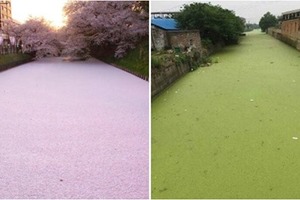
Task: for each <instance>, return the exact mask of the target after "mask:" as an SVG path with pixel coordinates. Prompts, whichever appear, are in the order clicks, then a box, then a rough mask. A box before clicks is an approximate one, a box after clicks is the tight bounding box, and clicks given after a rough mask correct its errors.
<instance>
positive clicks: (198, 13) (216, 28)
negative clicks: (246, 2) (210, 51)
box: [174, 2, 245, 44]
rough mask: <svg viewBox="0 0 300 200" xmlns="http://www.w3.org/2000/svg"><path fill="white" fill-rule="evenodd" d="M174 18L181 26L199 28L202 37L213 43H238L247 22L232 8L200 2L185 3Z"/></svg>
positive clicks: (183, 27) (182, 27)
mask: <svg viewBox="0 0 300 200" xmlns="http://www.w3.org/2000/svg"><path fill="white" fill-rule="evenodd" d="M174 18H175V19H176V20H177V21H178V26H179V28H181V29H198V30H200V34H201V37H202V38H203V39H209V40H210V41H212V43H218V42H225V43H227V44H228V43H237V41H238V37H239V34H240V33H242V32H243V30H244V23H245V21H244V20H243V19H242V18H240V17H238V16H236V15H235V14H234V12H233V11H231V10H227V9H223V8H222V7H220V6H213V5H211V4H210V3H199V2H197V3H192V4H190V5H185V6H184V8H183V9H182V10H181V12H180V13H178V14H176V15H175V16H174Z"/></svg>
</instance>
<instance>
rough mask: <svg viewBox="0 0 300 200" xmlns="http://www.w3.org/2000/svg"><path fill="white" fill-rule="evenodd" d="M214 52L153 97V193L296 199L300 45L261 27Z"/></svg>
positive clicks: (183, 196)
mask: <svg viewBox="0 0 300 200" xmlns="http://www.w3.org/2000/svg"><path fill="white" fill-rule="evenodd" d="M212 58H213V60H216V61H217V60H218V63H215V64H214V65H213V67H203V68H199V69H198V70H196V71H195V72H193V73H188V74H187V75H185V76H184V77H182V78H181V79H180V80H178V81H177V82H176V83H175V84H173V85H172V86H171V87H170V88H168V89H167V90H166V91H165V92H164V93H162V94H161V95H160V96H158V97H157V98H156V99H155V100H154V101H153V102H152V116H151V117H152V120H151V121H152V197H153V198H160V199H168V198H171V199H177V198H179V199H190V198H194V199H210V198H212V199H223V198H224V199H272V198H273V199H275V198H276V199H292V198H294V199H297V198H298V197H299V196H300V190H299V187H300V182H299V180H300V173H298V171H299V166H300V158H299V153H300V143H299V142H300V124H299V118H300V111H299V109H300V101H299V98H300V78H299V77H300V62H299V61H300V55H299V52H298V51H297V50H295V49H293V48H292V47H290V46H288V45H286V44H284V43H282V42H280V41H278V40H276V39H274V38H272V37H270V36H269V35H266V34H263V33H261V32H260V31H255V32H250V33H249V34H247V37H243V38H242V39H241V43H240V45H238V46H237V45H235V46H229V47H225V48H224V49H223V50H222V51H221V52H219V53H217V54H215V55H214V56H213V57H212ZM297 138H299V139H298V140H297Z"/></svg>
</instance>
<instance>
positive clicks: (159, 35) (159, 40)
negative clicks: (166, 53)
mask: <svg viewBox="0 0 300 200" xmlns="http://www.w3.org/2000/svg"><path fill="white" fill-rule="evenodd" d="M167 46H168V40H167V33H166V31H164V30H162V29H159V28H156V27H155V26H152V27H151V48H152V49H155V50H158V51H161V50H163V49H164V48H165V47H167Z"/></svg>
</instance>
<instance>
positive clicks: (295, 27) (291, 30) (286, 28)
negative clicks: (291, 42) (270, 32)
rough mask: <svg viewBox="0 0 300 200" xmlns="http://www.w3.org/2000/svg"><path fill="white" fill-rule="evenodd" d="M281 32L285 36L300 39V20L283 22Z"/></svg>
mask: <svg viewBox="0 0 300 200" xmlns="http://www.w3.org/2000/svg"><path fill="white" fill-rule="evenodd" d="M281 32H282V34H283V35H286V36H289V37H293V38H298V39H300V19H292V20H286V21H283V22H282V24H281Z"/></svg>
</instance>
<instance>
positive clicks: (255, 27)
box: [244, 23, 260, 32]
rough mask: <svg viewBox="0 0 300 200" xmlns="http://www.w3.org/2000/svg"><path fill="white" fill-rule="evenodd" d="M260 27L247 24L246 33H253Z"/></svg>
mask: <svg viewBox="0 0 300 200" xmlns="http://www.w3.org/2000/svg"><path fill="white" fill-rule="evenodd" d="M259 28H260V27H259V25H258V24H255V23H254V24H251V23H247V24H246V25H245V30H244V31H245V32H250V31H253V30H254V29H259Z"/></svg>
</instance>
